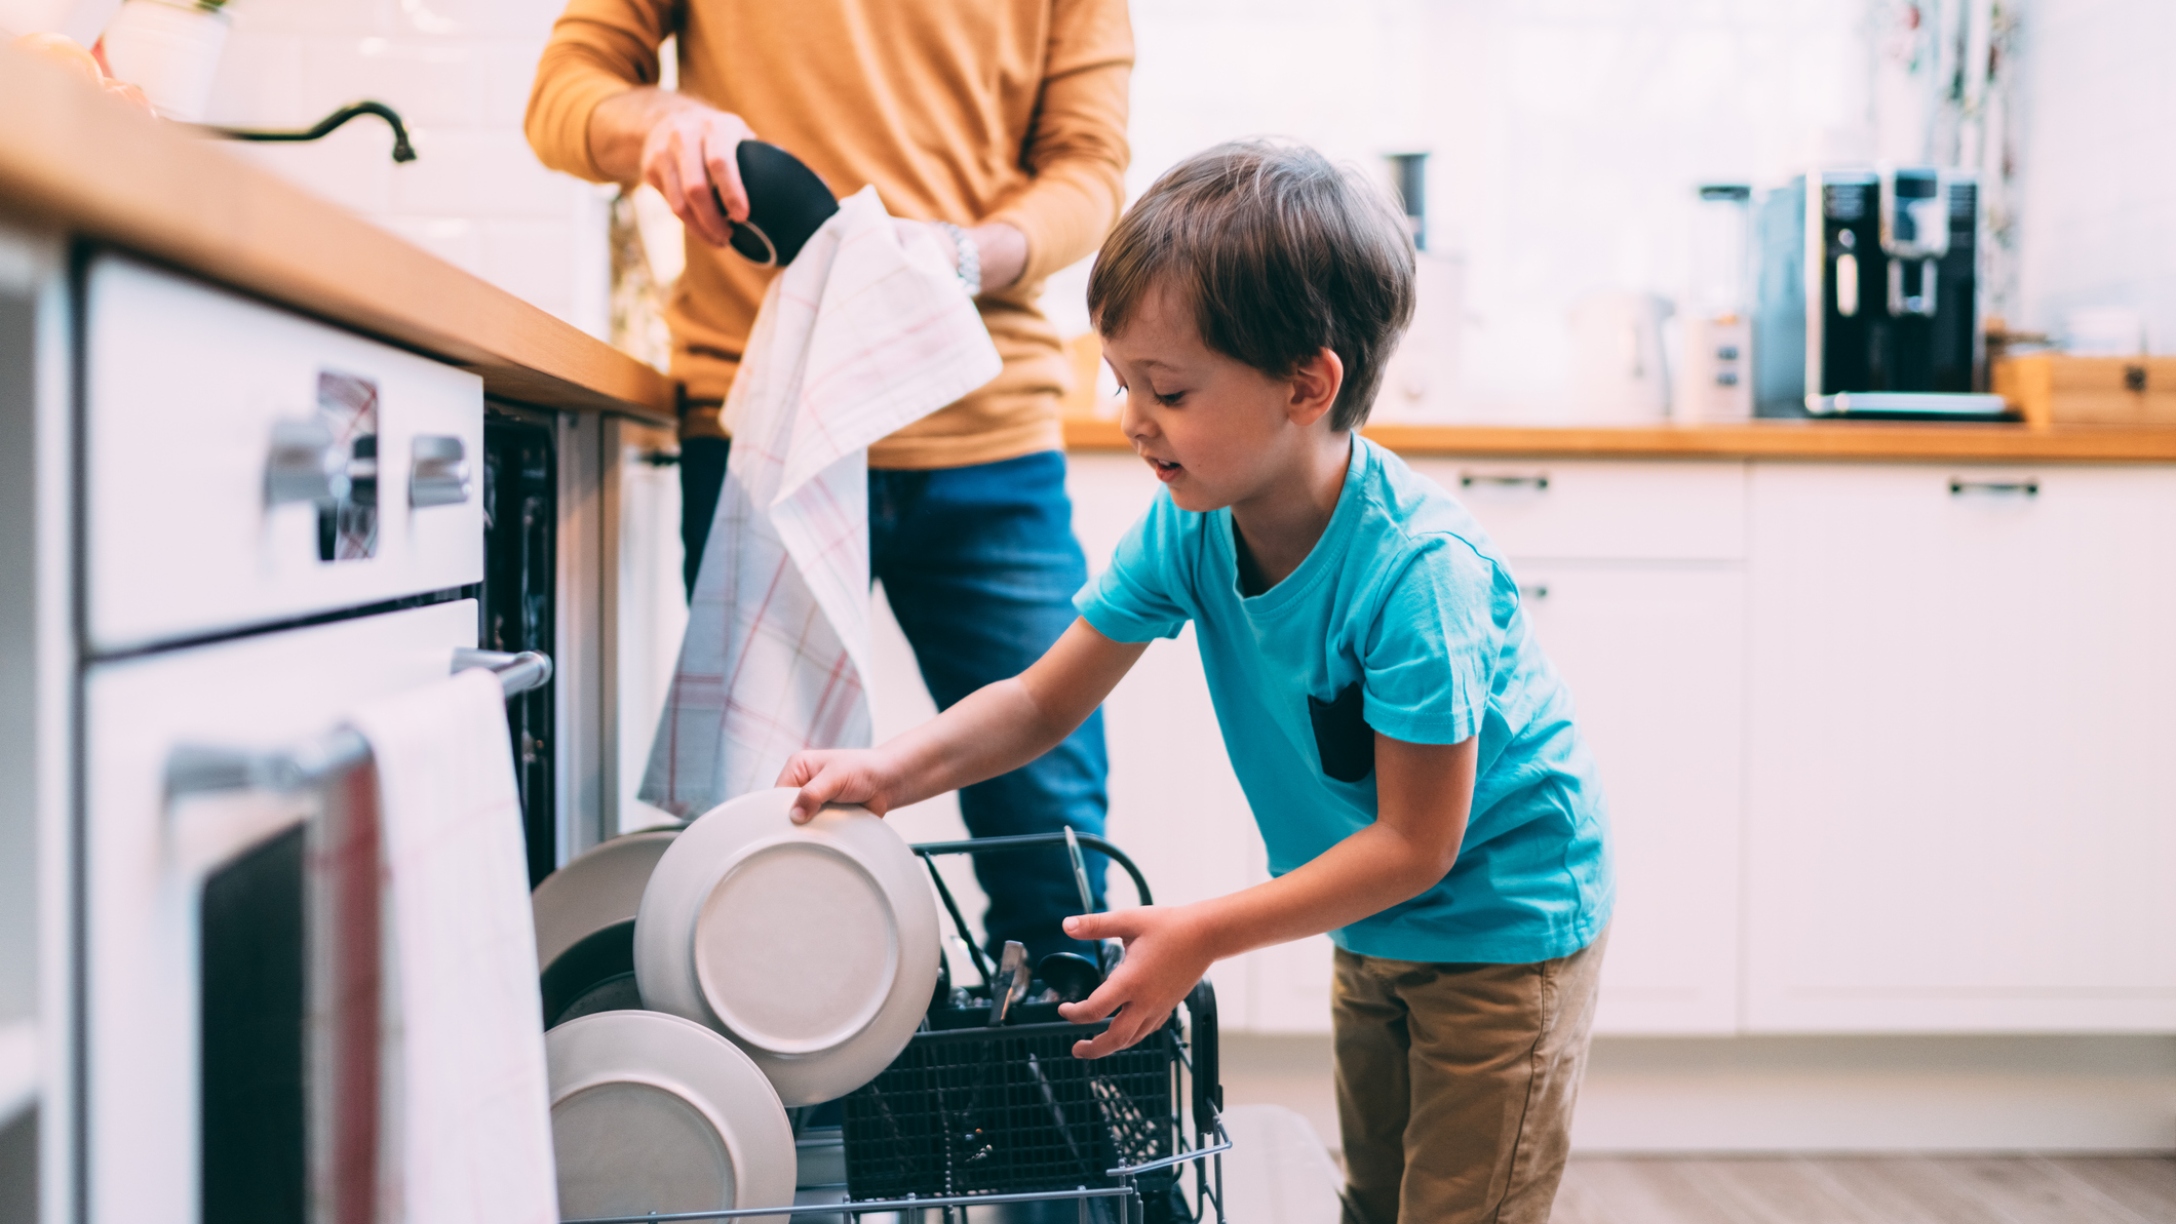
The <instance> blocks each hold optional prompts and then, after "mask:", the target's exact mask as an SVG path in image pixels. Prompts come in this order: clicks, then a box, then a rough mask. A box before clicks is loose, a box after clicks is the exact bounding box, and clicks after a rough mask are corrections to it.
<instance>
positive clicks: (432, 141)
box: [210, 0, 609, 336]
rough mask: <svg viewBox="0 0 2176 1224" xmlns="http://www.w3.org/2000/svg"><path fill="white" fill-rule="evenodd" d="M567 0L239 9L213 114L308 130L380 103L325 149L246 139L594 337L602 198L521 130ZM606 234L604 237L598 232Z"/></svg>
mask: <svg viewBox="0 0 2176 1224" xmlns="http://www.w3.org/2000/svg"><path fill="white" fill-rule="evenodd" d="M562 7H563V3H562V0H239V2H238V3H236V4H235V5H234V6H233V7H232V8H231V9H230V10H229V11H230V12H231V13H232V14H233V18H234V30H233V34H232V36H231V37H230V38H229V40H228V43H227V51H226V54H225V57H224V58H223V59H222V61H221V64H220V70H219V78H218V82H217V85H216V87H215V89H214V94H213V98H212V104H211V114H210V119H211V120H212V121H213V122H215V123H221V124H226V125H230V126H236V127H276V128H294V127H307V126H309V125H310V124H313V123H315V122H316V121H317V120H319V119H321V118H323V117H324V116H325V115H327V114H329V113H330V112H332V111H333V110H334V109H336V108H338V107H340V106H343V105H346V104H347V103H350V102H355V101H359V100H361V99H364V98H372V99H376V100H378V101H381V102H384V103H386V104H387V105H388V106H391V107H392V108H393V109H394V110H396V111H398V112H400V115H401V117H402V119H403V120H404V121H405V122H406V124H407V125H408V128H409V133H410V136H411V139H412V140H413V142H414V144H415V147H416V153H417V159H416V160H415V161H413V162H409V163H407V164H405V165H396V164H394V163H393V161H392V159H391V155H390V154H391V149H392V137H391V134H390V133H389V132H387V131H386V129H385V125H384V124H382V123H380V122H379V121H378V120H376V119H373V118H361V119H356V120H353V121H351V122H350V123H349V124H348V126H346V127H344V128H342V129H341V130H340V131H339V132H337V133H335V134H333V135H332V136H330V137H327V138H326V139H324V140H322V141H318V142H316V143H314V144H297V145H254V146H244V148H245V149H246V152H247V155H248V156H250V157H251V158H253V159H254V160H256V161H257V162H259V164H261V165H264V166H266V167H268V168H270V169H272V170H274V171H275V172H277V173H279V174H281V175H284V176H285V177H287V178H289V179H291V180H293V181H295V182H297V183H299V184H301V185H302V186H304V187H306V188H308V189H309V190H311V191H313V192H316V193H317V194H319V195H322V196H324V197H326V198H327V199H330V200H332V201H334V202H336V203H339V204H342V205H345V206H347V207H349V208H351V209H354V210H355V211H356V212H358V213H360V214H362V215H363V216H364V217H366V218H368V219H370V220H372V221H375V222H377V223H378V224H380V225H382V226H384V227H385V228H387V229H388V230H391V231H392V232H394V233H396V234H399V235H401V236H402V237H405V238H407V239H408V240H409V241H411V242H414V243H416V244H417V245H419V246H422V247H424V248H425V249H427V250H429V251H431V252H433V253H434V254H437V255H439V256H440V257H442V258H444V259H446V260H448V261H449V262H451V263H453V264H456V265H458V266H460V267H462V268H465V269H467V270H469V271H471V272H474V273H476V274H477V275H479V276H482V277H483V278H485V279H486V280H489V281H492V282H493V283H495V284H497V285H498V286H499V287H501V288H503V289H506V290H507V291H508V292H511V293H513V294H515V295H517V296H519V297H522V298H525V299H527V300H528V301H530V302H531V303H533V304H535V305H536V306H538V307H540V308H542V309H544V310H548V311H550V312H552V313H554V314H556V315H559V316H560V317H561V318H564V319H566V320H568V321H569V322H571V323H573V324H574V325H575V326H577V327H581V328H583V329H584V330H586V331H589V332H591V333H592V334H595V335H600V336H601V335H604V334H605V333H606V330H607V319H608V316H609V307H608V302H607V294H608V281H609V268H608V262H607V260H608V256H607V252H606V249H605V237H604V225H605V222H604V213H603V207H602V203H601V201H600V200H599V199H598V196H597V189H596V188H595V187H593V186H591V185H590V184H587V183H583V182H581V181H579V180H577V179H574V178H571V177H568V176H566V175H562V174H555V173H553V172H551V171H548V170H546V169H544V167H543V166H542V165H540V164H539V163H538V162H537V160H536V156H535V154H533V153H532V152H530V150H529V146H528V143H527V142H526V140H524V138H523V136H522V132H521V120H522V113H523V110H524V109H525V107H526V106H527V103H528V98H529V86H530V83H531V80H532V78H533V76H534V74H535V71H536V61H537V57H538V55H539V54H540V53H541V52H542V50H543V47H544V39H545V37H546V36H547V35H548V34H549V32H550V30H551V23H552V21H553V20H554V19H555V18H556V17H557V16H558V15H559V12H560V10H561V8H562ZM592 230H594V231H595V232H594V233H591V232H590V231H592Z"/></svg>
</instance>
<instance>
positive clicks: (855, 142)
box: [668, 0, 1068, 467]
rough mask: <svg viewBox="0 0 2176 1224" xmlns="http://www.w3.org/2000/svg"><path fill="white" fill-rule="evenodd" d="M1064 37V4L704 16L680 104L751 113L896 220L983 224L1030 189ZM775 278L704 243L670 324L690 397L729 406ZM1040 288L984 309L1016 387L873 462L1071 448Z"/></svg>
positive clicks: (880, 6) (963, 408)
mask: <svg viewBox="0 0 2176 1224" xmlns="http://www.w3.org/2000/svg"><path fill="white" fill-rule="evenodd" d="M1050 27H1051V5H1050V2H1049V0H982V2H979V3H971V4H970V3H953V2H948V0H796V2H794V3H786V4H781V3H777V2H776V0H689V2H688V3H687V5H686V7H685V8H684V10H683V12H682V17H681V25H680V48H679V50H680V88H681V90H683V91H684V92H687V93H690V94H693V95H695V96H697V97H700V98H702V99H704V100H705V101H707V102H709V103H711V104H712V105H715V106H717V107H718V108H720V109H722V110H726V111H731V112H733V113H736V114H738V115H740V116H741V117H742V118H743V119H745V120H746V121H747V122H748V125H749V127H751V128H752V129H753V130H754V131H755V133H756V135H757V136H758V137H759V138H760V139H763V140H766V141H768V142H770V143H772V144H776V145H778V146H780V147H782V148H785V149H787V150H788V151H790V152H792V153H793V154H794V155H795V156H796V157H799V158H800V159H801V160H802V161H803V162H806V163H807V164H808V165H809V166H810V167H811V168H812V169H814V170H815V171H816V173H817V174H819V175H821V176H822V177H823V179H824V181H825V183H826V184H827V185H829V186H830V187H831V189H832V190H833V191H834V192H835V193H836V194H838V195H840V196H845V195H848V194H850V193H852V192H855V191H858V190H860V189H861V188H862V187H863V186H865V185H868V184H871V183H873V184H875V185H876V188H877V192H878V194H879V195H880V196H881V197H882V198H883V200H884V204H885V206H886V207H887V208H888V209H890V210H891V212H892V213H893V214H894V215H895V216H900V217H908V218H914V219H918V220H946V221H953V222H955V223H960V224H971V223H973V222H974V221H976V220H978V219H980V218H982V217H984V216H987V215H989V214H990V213H991V212H993V211H995V210H996V209H997V208H999V207H1001V206H1002V205H1003V204H1004V203H1005V202H1006V201H1007V200H1008V199H1009V198H1010V197H1011V196H1013V195H1015V194H1016V193H1018V192H1020V191H1021V190H1022V189H1024V188H1025V187H1026V186H1027V184H1028V181H1029V176H1028V174H1027V172H1026V171H1025V170H1023V169H1022V168H1021V165H1020V158H1021V153H1022V148H1023V145H1024V143H1025V141H1026V140H1027V138H1028V135H1029V133H1030V131H1031V129H1032V125H1033V123H1034V120H1035V108H1036V104H1037V101H1038V99H1039V97H1040V94H1041V88H1042V82H1043V78H1044V74H1045V67H1046V61H1047V56H1048V47H1049V41H1050V35H1051V28H1050ZM772 275H773V274H772V273H771V272H770V271H768V270H766V269H762V268H757V267H755V266H753V265H751V264H749V263H747V262H745V261H743V260H741V259H740V258H739V257H738V256H736V255H734V254H732V253H731V252H729V251H722V250H719V249H717V248H713V247H710V246H707V245H705V244H703V243H701V242H699V241H696V240H694V239H692V238H691V239H690V240H689V243H688V265H687V271H686V273H685V274H684V275H683V277H682V278H681V281H680V283H679V286H678V288H677V290H676V292H675V294H674V298H673V301H672V302H671V304H670V307H669V311H668V319H669V321H670V323H671V325H672V330H673V336H674V349H675V352H674V366H675V371H674V372H675V373H676V374H677V375H678V376H679V377H680V378H681V379H682V381H683V382H685V383H686V384H687V387H688V394H689V396H690V398H691V399H694V400H697V401H702V400H711V399H718V398H722V397H723V396H724V395H725V393H726V391H727V389H728V388H729V387H730V385H731V380H732V376H733V373H734V370H735V368H736V367H737V364H738V361H739V358H740V352H741V347H742V345H743V344H744V343H745V341H746V338H747V335H748V331H749V328H750V326H751V324H752V323H753V321H754V318H755V314H756V310H757V307H758V306H759V305H760V304H761V302H762V298H763V292H764V289H765V287H766V286H767V285H768V284H769V281H770V277H771V276H772ZM1040 290H1041V286H1040V285H1039V284H1034V285H1019V286H1014V287H1013V288H1011V289H1009V290H1006V291H1004V292H1000V293H991V294H986V295H984V297H983V299H982V302H981V305H982V312H983V319H984V322H985V324H986V325H987V326H988V327H989V329H990V333H991V339H992V340H993V341H994V342H995V343H996V345H997V347H998V351H999V353H1000V354H1001V355H1003V356H1004V358H1005V370H1004V373H1002V374H1000V375H999V376H998V378H997V379H996V380H995V381H994V382H992V383H991V384H990V385H989V386H987V387H985V388H983V389H982V390H981V391H978V392H977V393H975V394H974V395H972V396H970V397H968V398H967V399H965V400H962V401H961V402H960V403H958V404H955V405H952V406H951V407H948V408H946V409H943V410H941V411H940V412H939V413H937V414H936V415H934V416H932V417H930V418H926V419H925V420H923V421H922V422H919V423H918V424H917V425H915V426H910V427H909V428H908V429H907V430H904V431H902V432H901V434H900V435H896V436H895V438H893V439H887V440H886V442H885V443H880V444H879V446H878V447H877V448H875V449H874V450H873V451H872V454H871V462H872V463H874V464H875V465H877V466H880V467H881V466H899V467H940V466H959V465H960V464H963V463H975V462H988V461H992V460H996V459H1002V458H1011V457H1013V456H1015V455H1019V454H1026V453H1030V452H1031V451H1034V450H1040V449H1049V448H1051V447H1054V446H1056V445H1057V442H1058V431H1057V422H1056V411H1057V401H1058V397H1059V395H1060V394H1061V393H1062V389H1063V387H1064V386H1065V382H1066V379H1067V377H1068V375H1067V372H1066V365H1065V361H1064V357H1063V351H1062V348H1061V346H1060V344H1059V339H1058V336H1057V333H1056V331H1055V329H1053V328H1052V327H1051V326H1050V324H1049V322H1048V321H1047V320H1046V319H1045V318H1044V317H1043V315H1042V313H1041V311H1040V310H1039V309H1038V308H1037V307H1036V306H1035V299H1036V297H1037V296H1039V294H1040ZM714 431H715V425H714V424H712V425H710V426H709V427H707V428H706V427H705V425H704V423H703V422H702V421H700V420H698V421H695V422H691V425H690V430H689V432H692V433H708V432H714ZM894 443H897V444H896V445H895V444H894Z"/></svg>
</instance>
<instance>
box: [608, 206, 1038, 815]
mask: <svg viewBox="0 0 2176 1224" xmlns="http://www.w3.org/2000/svg"><path fill="white" fill-rule="evenodd" d="M1000 365H1001V362H1000V361H999V358H998V355H997V349H996V348H995V346H993V345H992V344H991V343H990V336H989V333H988V332H987V331H985V330H984V329H983V326H982V317H981V316H980V315H979V314H978V313H977V312H976V310H975V306H974V303H973V302H972V301H970V300H969V299H968V297H967V295H966V294H964V293H962V292H961V291H960V283H959V277H958V275H957V274H956V273H955V272H954V271H953V258H952V252H951V251H950V250H948V249H946V247H945V245H943V244H942V242H941V240H940V239H938V238H937V237H936V236H935V235H934V234H926V235H925V234H916V235H914V236H913V238H912V240H911V241H903V240H902V237H901V235H900V233H899V230H898V227H896V226H894V225H893V223H892V219H891V217H890V215H889V214H887V213H886V212H885V211H884V205H883V203H882V202H881V201H879V200H878V199H877V195H876V189H875V188H874V187H864V188H862V189H861V190H860V191H859V192H856V193H855V194H854V195H852V196H849V197H848V198H847V199H845V200H843V201H841V202H840V204H839V211H838V214H837V215H836V216H834V217H832V218H831V219H830V220H829V221H827V222H825V223H824V226H823V228H822V229H820V230H817V231H816V234H815V236H814V237H812V238H810V239H809V241H808V245H807V246H805V247H803V248H802V249H801V253H800V255H799V256H797V257H796V258H795V259H794V261H793V263H792V264H791V265H790V266H788V267H787V269H786V270H785V272H784V273H782V274H781V275H779V276H778V277H777V278H775V279H774V280H772V282H771V287H770V291H769V292H767V293H766V294H764V296H763V309H762V310H761V311H760V312H759V313H758V314H757V315H756V322H755V328H754V330H753V332H752V333H751V334H750V335H749V337H748V348H747V351H746V353H745V354H744V355H743V356H742V358H741V364H740V373H739V375H738V376H737V377H735V378H734V380H733V390H732V392H731V394H729V395H728V396H727V398H726V401H725V414H724V421H725V426H726V428H727V430H728V431H730V432H731V433H732V435H733V450H732V455H731V457H730V459H728V461H727V463H726V476H725V489H724V492H723V493H722V494H721V495H720V497H719V498H718V512H717V517H716V518H715V519H714V520H712V523H711V529H710V539H709V543H708V544H707V545H706V547H705V548H704V549H703V560H702V568H701V570H700V572H699V573H698V575H697V577H696V580H695V597H694V600H693V601H692V605H691V607H690V608H689V614H688V628H687V636H686V637H685V638H684V639H683V640H682V642H681V644H680V664H679V667H678V668H677V669H676V670H675V671H674V673H673V680H672V689H671V692H670V693H669V694H668V696H667V697H666V700H665V716H664V720H663V722H662V723H661V724H660V725H659V727H658V731H657V740H656V742H655V743H653V744H652V745H651V746H650V766H649V770H648V772H647V773H646V774H645V775H644V777H643V780H642V791H641V797H642V798H643V799H644V800H646V801H648V802H650V803H653V804H656V805H657V806H658V807H661V808H663V809H665V810H666V811H668V812H672V813H673V814H675V815H678V816H683V817H691V816H695V815H699V814H700V813H702V812H705V811H708V810H709V809H710V808H712V807H715V806H717V805H718V804H720V803H723V802H725V801H726V800H728V799H731V798H733V797H734V796H736V795H742V794H746V793H748V792H749V791H753V790H762V789H766V788H768V787H770V786H771V785H773V784H774V783H775V782H776V781H777V780H778V772H779V770H780V769H782V768H784V767H785V764H786V758H787V757H789V756H791V755H793V754H794V753H795V752H798V751H800V750H801V749H803V748H837V747H862V746H866V745H867V744H868V743H869V737H870V722H869V702H868V696H867V692H866V687H867V677H868V675H869V504H868V503H869V485H868V461H869V456H868V447H869V444H870V443H872V442H874V441H876V440H877V439H879V438H882V437H884V436H885V435H886V434H889V433H891V432H892V431H894V430H896V429H898V428H900V427H901V426H903V425H907V424H909V423H911V422H913V421H917V420H920V419H921V418H922V417H925V416H927V415H929V414H930V413H932V412H935V411H936V410H937V409H939V408H942V407H944V406H945V405H946V404H949V403H951V402H953V401H954V400H957V399H959V398H960V397H961V396H963V395H966V394H967V393H968V392H970V391H972V390H974V389H975V388H977V387H980V386H981V385H983V384H984V383H986V382H989V381H990V380H991V379H992V378H995V377H997V373H998V370H999V368H1000Z"/></svg>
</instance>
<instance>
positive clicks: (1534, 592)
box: [1519, 582, 1549, 600]
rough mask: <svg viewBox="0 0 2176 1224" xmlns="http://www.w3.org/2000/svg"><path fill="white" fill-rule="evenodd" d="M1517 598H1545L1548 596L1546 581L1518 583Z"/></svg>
mask: <svg viewBox="0 0 2176 1224" xmlns="http://www.w3.org/2000/svg"><path fill="white" fill-rule="evenodd" d="M1519 598H1520V599H1522V600H1526V599H1535V600H1540V599H1547V598H1549V584H1548V583H1546V582H1522V583H1520V584H1519Z"/></svg>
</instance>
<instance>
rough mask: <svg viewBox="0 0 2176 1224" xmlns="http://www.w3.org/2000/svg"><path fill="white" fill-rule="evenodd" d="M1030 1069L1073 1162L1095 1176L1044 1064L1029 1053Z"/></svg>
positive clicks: (1091, 1175) (1044, 1105)
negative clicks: (1051, 1087)
mask: <svg viewBox="0 0 2176 1224" xmlns="http://www.w3.org/2000/svg"><path fill="white" fill-rule="evenodd" d="M1028 1071H1029V1072H1030V1073H1031V1074H1033V1075H1034V1076H1035V1087H1036V1088H1037V1090H1039V1091H1040V1092H1041V1093H1042V1094H1043V1107H1044V1108H1045V1109H1048V1110H1049V1111H1050V1120H1051V1121H1053V1122H1055V1123H1057V1124H1058V1137H1059V1138H1061V1139H1064V1140H1065V1150H1066V1151H1067V1152H1069V1153H1071V1154H1072V1157H1073V1163H1074V1164H1077V1165H1079V1166H1080V1168H1081V1172H1083V1173H1085V1174H1087V1175H1088V1176H1090V1177H1093V1176H1095V1168H1094V1167H1093V1166H1091V1165H1090V1164H1089V1163H1088V1162H1087V1161H1086V1160H1084V1159H1082V1158H1081V1154H1080V1145H1079V1144H1077V1143H1075V1142H1073V1128H1072V1127H1071V1126H1070V1125H1068V1124H1067V1123H1066V1120H1065V1111H1064V1110H1063V1109H1060V1108H1059V1107H1058V1096H1057V1094H1056V1093H1054V1092H1052V1091H1051V1090H1050V1078H1049V1077H1048V1076H1046V1075H1044V1074H1043V1065H1042V1064H1041V1063H1039V1062H1037V1061H1036V1060H1035V1056H1034V1055H1033V1054H1030V1055H1028Z"/></svg>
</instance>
